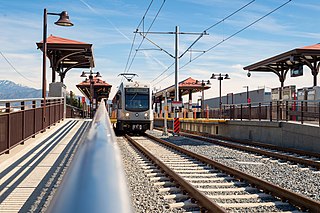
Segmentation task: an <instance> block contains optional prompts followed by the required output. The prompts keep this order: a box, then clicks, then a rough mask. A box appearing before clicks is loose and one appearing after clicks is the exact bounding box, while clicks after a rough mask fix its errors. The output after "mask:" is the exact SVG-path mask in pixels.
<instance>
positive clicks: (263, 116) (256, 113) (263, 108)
mask: <svg viewBox="0 0 320 213" xmlns="http://www.w3.org/2000/svg"><path fill="white" fill-rule="evenodd" d="M201 117H203V118H222V119H230V120H235V119H238V120H243V119H246V120H253V119H254V120H270V121H298V122H300V123H302V124H303V123H304V122H309V123H316V124H318V125H319V126H320V101H273V102H267V103H252V104H224V105H222V109H221V112H220V109H209V110H205V112H204V113H202V116H201Z"/></svg>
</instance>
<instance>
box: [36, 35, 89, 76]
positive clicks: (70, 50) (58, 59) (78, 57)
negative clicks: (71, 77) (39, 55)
mask: <svg viewBox="0 0 320 213" xmlns="http://www.w3.org/2000/svg"><path fill="white" fill-rule="evenodd" d="M37 46H38V49H41V51H43V49H42V47H43V42H42V41H41V42H38V43H37ZM47 57H48V58H49V60H50V66H51V68H52V82H55V72H57V73H58V74H59V75H60V80H61V82H63V79H64V78H65V75H66V73H67V72H68V71H69V70H70V69H72V68H90V67H94V59H93V51H92V44H88V43H84V42H80V41H75V40H71V39H66V38H61V37H57V36H53V35H50V36H49V37H48V39H47Z"/></svg>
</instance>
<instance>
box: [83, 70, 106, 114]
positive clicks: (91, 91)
mask: <svg viewBox="0 0 320 213" xmlns="http://www.w3.org/2000/svg"><path fill="white" fill-rule="evenodd" d="M86 74H89V82H90V118H93V112H94V111H93V96H94V90H93V85H94V81H93V74H96V75H95V77H101V75H100V72H93V71H92V69H90V71H89V72H85V71H83V72H82V74H81V75H80V77H85V78H86V77H87V75H86Z"/></svg>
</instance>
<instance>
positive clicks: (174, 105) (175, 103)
mask: <svg viewBox="0 0 320 213" xmlns="http://www.w3.org/2000/svg"><path fill="white" fill-rule="evenodd" d="M171 104H172V106H173V107H182V101H172V102H171Z"/></svg>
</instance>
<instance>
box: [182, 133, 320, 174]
mask: <svg viewBox="0 0 320 213" xmlns="http://www.w3.org/2000/svg"><path fill="white" fill-rule="evenodd" d="M181 135H183V136H186V137H189V138H193V139H197V140H202V141H206V142H209V143H213V144H217V145H221V146H225V147H230V148H234V149H240V150H244V151H249V152H253V153H258V154H261V155H266V156H268V157H274V158H278V159H282V160H286V161H291V162H294V163H299V164H303V165H306V166H312V167H314V168H317V169H319V170H320V162H316V161H313V160H308V159H303V158H299V157H294V156H289V155H284V154H279V153H275V152H272V151H268V150H261V149H257V148H254V147H247V146H243V145H238V144H233V143H228V142H223V141H218V140H217V139H213V138H206V137H201V136H197V135H192V134H188V133H181ZM232 142H233V141H232Z"/></svg>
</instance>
